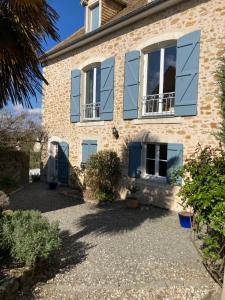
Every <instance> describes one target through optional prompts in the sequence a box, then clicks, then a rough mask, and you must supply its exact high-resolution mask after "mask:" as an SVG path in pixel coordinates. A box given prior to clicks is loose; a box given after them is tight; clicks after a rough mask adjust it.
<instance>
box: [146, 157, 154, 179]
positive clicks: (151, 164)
mask: <svg viewBox="0 0 225 300" xmlns="http://www.w3.org/2000/svg"><path fill="white" fill-rule="evenodd" d="M146 173H147V174H149V175H155V161H154V160H149V159H147V160H146Z"/></svg>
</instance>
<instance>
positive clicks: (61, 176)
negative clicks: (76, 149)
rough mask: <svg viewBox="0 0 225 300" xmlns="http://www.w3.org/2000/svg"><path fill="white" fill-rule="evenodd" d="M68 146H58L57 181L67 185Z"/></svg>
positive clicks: (64, 144)
mask: <svg viewBox="0 0 225 300" xmlns="http://www.w3.org/2000/svg"><path fill="white" fill-rule="evenodd" d="M68 156H69V145H68V144H67V143H59V144H58V181H59V182H60V183H62V184H68V175H69V159H68Z"/></svg>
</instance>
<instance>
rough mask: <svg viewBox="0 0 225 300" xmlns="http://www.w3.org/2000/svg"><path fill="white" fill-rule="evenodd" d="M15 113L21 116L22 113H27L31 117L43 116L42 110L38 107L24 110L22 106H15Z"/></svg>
mask: <svg viewBox="0 0 225 300" xmlns="http://www.w3.org/2000/svg"><path fill="white" fill-rule="evenodd" d="M13 111H14V112H15V113H16V114H20V113H22V112H27V113H28V114H29V115H40V114H41V108H38V107H36V108H29V109H26V108H23V106H22V105H21V104H18V105H15V106H14V107H13Z"/></svg>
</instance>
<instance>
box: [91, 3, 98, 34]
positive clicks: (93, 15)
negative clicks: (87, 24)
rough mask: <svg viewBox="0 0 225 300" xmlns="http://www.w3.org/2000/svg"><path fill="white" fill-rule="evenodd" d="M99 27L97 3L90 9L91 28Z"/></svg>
mask: <svg viewBox="0 0 225 300" xmlns="http://www.w3.org/2000/svg"><path fill="white" fill-rule="evenodd" d="M98 27H99V5H96V6H95V7H93V8H92V9H91V30H95V29H97V28H98Z"/></svg>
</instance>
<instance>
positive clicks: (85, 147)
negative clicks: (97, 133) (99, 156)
mask: <svg viewBox="0 0 225 300" xmlns="http://www.w3.org/2000/svg"><path fill="white" fill-rule="evenodd" d="M96 152H97V141H96V140H84V141H82V164H85V163H86V162H87V161H88V159H89V158H90V156H91V155H92V154H95V153H96Z"/></svg>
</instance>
